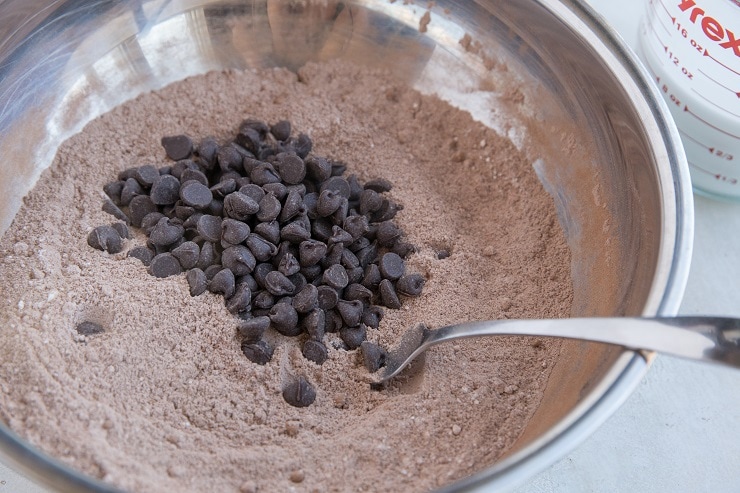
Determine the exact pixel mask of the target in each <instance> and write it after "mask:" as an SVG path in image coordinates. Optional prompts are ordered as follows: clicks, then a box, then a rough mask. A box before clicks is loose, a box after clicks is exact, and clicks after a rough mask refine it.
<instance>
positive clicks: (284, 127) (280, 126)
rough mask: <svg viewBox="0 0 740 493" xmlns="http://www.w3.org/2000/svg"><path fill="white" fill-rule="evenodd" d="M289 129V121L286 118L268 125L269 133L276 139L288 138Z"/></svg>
mask: <svg viewBox="0 0 740 493" xmlns="http://www.w3.org/2000/svg"><path fill="white" fill-rule="evenodd" d="M290 130H291V127H290V122H289V121H287V120H280V121H279V122H277V123H276V124H275V125H273V126H272V127H270V133H271V134H272V136H273V137H275V139H276V140H288V138H289V137H290Z"/></svg>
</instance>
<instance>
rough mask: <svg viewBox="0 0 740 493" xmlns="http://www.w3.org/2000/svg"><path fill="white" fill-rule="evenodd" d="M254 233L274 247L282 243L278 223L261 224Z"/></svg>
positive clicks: (255, 228)
mask: <svg viewBox="0 0 740 493" xmlns="http://www.w3.org/2000/svg"><path fill="white" fill-rule="evenodd" d="M254 232H255V233H257V234H258V235H260V236H261V237H262V238H264V239H265V240H267V241H269V242H270V243H272V244H273V245H275V244H278V243H280V223H278V222H277V221H269V222H265V223H259V224H257V226H255V227H254Z"/></svg>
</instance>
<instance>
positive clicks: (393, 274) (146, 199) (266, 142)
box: [88, 119, 424, 405]
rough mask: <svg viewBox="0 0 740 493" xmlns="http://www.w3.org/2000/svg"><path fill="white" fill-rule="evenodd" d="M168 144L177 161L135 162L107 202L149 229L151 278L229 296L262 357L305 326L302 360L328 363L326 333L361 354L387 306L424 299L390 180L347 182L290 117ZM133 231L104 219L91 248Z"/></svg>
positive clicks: (109, 189) (135, 252) (143, 249)
mask: <svg viewBox="0 0 740 493" xmlns="http://www.w3.org/2000/svg"><path fill="white" fill-rule="evenodd" d="M162 146H163V147H164V149H165V152H166V153H167V156H168V157H169V158H170V159H171V160H172V162H171V163H170V164H168V165H165V166H162V167H159V168H157V167H155V166H153V165H150V164H146V165H143V166H139V167H134V168H129V169H126V170H124V171H122V172H121V173H120V174H119V176H118V180H116V181H113V182H111V183H108V184H107V185H105V187H104V191H105V193H106V194H107V196H108V197H109V200H106V201H105V203H104V205H103V210H105V211H106V212H108V213H110V214H112V215H114V216H115V217H117V218H118V219H120V220H121V221H124V222H125V223H128V224H131V225H133V226H135V227H137V228H141V229H142V230H143V231H144V232H145V233H146V235H147V238H148V240H147V244H146V246H138V247H134V248H132V249H131V250H129V252H128V255H129V256H132V257H135V258H138V259H140V260H141V261H142V262H143V263H144V264H145V265H147V266H148V269H149V273H150V274H151V275H153V276H156V277H168V276H172V275H177V274H180V273H182V272H186V278H187V281H188V283H189V286H190V294H191V295H192V296H197V295H200V294H202V293H203V292H205V291H206V290H208V291H210V292H213V293H217V294H221V295H223V297H224V298H225V300H226V307H227V308H228V310H229V311H230V312H232V313H234V314H235V315H237V316H238V317H239V323H238V331H239V334H240V336H241V338H242V344H241V349H242V351H243V353H244V354H245V355H246V357H247V358H249V359H250V360H251V361H253V362H255V363H258V364H265V363H267V362H268V361H270V359H271V357H272V354H273V348H272V347H271V346H270V345H269V344H268V343H267V342H266V341H265V340H264V339H263V335H264V333H265V331H266V330H267V329H268V328H269V327H272V328H274V329H275V330H276V331H278V332H280V333H281V334H284V335H286V336H301V335H303V334H306V337H305V338H304V340H303V343H302V351H303V355H304V356H305V357H306V358H307V359H309V360H311V361H313V362H315V363H317V364H322V363H323V362H324V361H325V360H326V359H327V348H326V345H325V343H324V334H325V333H326V332H338V333H339V336H340V338H341V340H342V341H343V342H344V344H345V345H346V348H347V349H350V350H352V349H356V348H358V347H360V345H361V344H362V343H363V341H365V336H366V331H367V329H368V328H369V327H370V328H377V327H378V325H379V323H380V320H381V318H382V317H383V307H387V308H392V309H397V308H400V307H401V298H402V297H403V296H418V295H419V294H421V290H422V288H423V286H424V278H423V276H421V275H419V274H415V273H412V274H406V272H405V270H406V266H405V261H404V259H405V258H407V257H408V255H409V254H410V253H412V252H413V250H414V247H413V246H412V245H411V244H409V243H408V242H406V241H404V240H403V232H402V231H401V230H400V229H399V228H398V226H397V225H396V224H395V223H394V222H393V218H394V217H395V215H396V213H397V211H398V210H399V209H400V207H399V205H398V204H396V203H394V202H393V201H392V200H390V199H389V198H388V197H387V196H386V194H385V192H388V191H389V190H390V189H391V184H390V183H389V182H388V181H387V180H384V179H375V180H371V181H368V182H367V183H365V184H364V185H363V184H361V183H360V182H359V181H358V179H357V177H356V176H355V175H349V176H348V177H346V178H345V177H344V176H343V175H344V173H345V170H346V165H345V164H343V163H342V162H338V161H332V160H330V159H327V158H324V157H320V156H316V155H314V154H312V153H311V149H312V141H311V139H310V138H309V137H308V136H307V135H305V134H300V135H298V136H297V137H293V136H291V124H290V122H288V121H280V122H278V123H276V124H275V125H272V126H269V125H267V124H266V123H265V122H262V121H258V120H251V119H250V120H246V121H244V122H242V124H241V126H240V127H239V130H238V133H237V135H236V137H235V138H234V140H233V141H232V142H229V143H227V144H224V145H221V144H219V143H218V142H217V141H216V140H215V139H214V138H212V137H207V138H204V139H202V140H201V141H200V142H197V143H196V142H193V140H192V139H191V138H190V137H188V136H186V135H177V136H170V137H164V138H162ZM124 226H125V225H124V224H121V223H118V224H114V225H111V226H100V227H98V228H95V229H94V230H93V231H92V232H91V233H90V234H89V236H88V244H90V246H92V247H94V248H98V249H100V250H105V251H108V252H109V253H118V252H120V251H122V249H123V242H122V238H124V237H127V236H128V232H127V230H126V228H125V227H124ZM399 295H401V296H399ZM381 356H382V355H381ZM381 356H378V357H379V358H380V357H381ZM303 386H304V387H305V382H303ZM301 392H303V391H301ZM301 392H299V393H301ZM303 393H304V394H305V392H303ZM309 394H310V393H309ZM286 400H288V401H289V402H290V401H296V399H292V398H288V397H287V396H286ZM311 400H312V399H311ZM305 401H306V400H305V399H298V400H297V401H296V402H292V403H293V404H294V405H308V404H310V402H309V403H308V404H306V402H305Z"/></svg>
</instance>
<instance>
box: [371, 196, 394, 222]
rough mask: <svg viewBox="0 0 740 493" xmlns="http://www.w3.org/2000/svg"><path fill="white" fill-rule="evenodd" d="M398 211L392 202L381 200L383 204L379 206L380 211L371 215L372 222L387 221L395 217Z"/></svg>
mask: <svg viewBox="0 0 740 493" xmlns="http://www.w3.org/2000/svg"><path fill="white" fill-rule="evenodd" d="M398 210H399V207H398V205H396V204H395V203H394V202H391V201H390V200H387V199H383V203H382V205H381V206H380V209H379V210H378V211H377V212H375V213H374V214H373V221H375V222H378V223H380V222H383V221H389V220H391V219H393V218H394V217H396V213H397V212H398Z"/></svg>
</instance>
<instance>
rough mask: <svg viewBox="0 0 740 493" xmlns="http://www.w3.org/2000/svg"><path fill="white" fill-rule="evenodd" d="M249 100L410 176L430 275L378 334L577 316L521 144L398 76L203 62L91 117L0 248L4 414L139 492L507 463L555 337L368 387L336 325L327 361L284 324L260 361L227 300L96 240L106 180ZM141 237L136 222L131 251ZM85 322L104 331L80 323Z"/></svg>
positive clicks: (389, 475) (300, 485) (381, 480)
mask: <svg viewBox="0 0 740 493" xmlns="http://www.w3.org/2000/svg"><path fill="white" fill-rule="evenodd" d="M247 117H255V118H259V119H264V120H267V121H269V122H275V121H278V120H280V119H289V120H291V121H292V122H293V124H294V128H295V129H296V131H297V132H298V131H301V132H306V133H308V134H309V135H310V136H311V137H312V138H313V140H314V143H315V146H314V152H316V153H317V154H319V155H325V156H328V157H331V158H334V159H339V160H343V161H345V162H346V163H347V164H348V168H349V169H348V172H349V173H356V174H357V175H358V176H359V178H360V180H361V181H362V182H364V181H367V180H369V179H372V178H378V177H383V178H387V179H389V180H390V181H391V182H392V183H393V184H394V189H393V190H392V191H391V197H392V198H393V199H394V200H395V201H396V202H398V203H399V204H402V205H403V206H404V209H403V210H402V211H401V212H400V213H399V215H398V216H397V218H396V221H397V223H398V224H399V226H400V227H401V228H402V229H404V231H405V232H406V234H407V239H408V240H409V241H410V242H412V243H413V244H415V245H416V246H417V248H418V252H417V253H415V254H413V255H412V256H411V257H410V259H409V265H408V271H409V272H420V273H422V274H424V275H425V276H426V277H427V278H428V281H427V284H426V286H425V289H424V292H423V294H422V296H421V297H419V298H415V299H408V300H407V301H406V302H405V303H404V306H403V308H402V309H401V310H388V309H387V310H386V312H385V313H386V315H385V318H384V319H383V321H382V322H381V325H380V329H379V330H370V331H369V333H368V338H369V340H371V341H373V342H377V343H379V344H381V345H384V346H386V347H387V346H392V345H393V344H394V343H395V342H396V341H397V340H398V338H399V336H400V334H401V333H402V331H403V330H404V329H406V328H407V327H409V326H410V325H412V324H415V323H417V322H426V323H427V324H428V325H429V326H431V327H436V326H441V325H445V324H450V323H455V322H458V321H465V320H473V319H489V318H504V317H512V318H513V317H562V316H567V315H568V314H569V311H570V306H571V302H572V287H571V280H570V254H569V251H568V248H567V247H566V243H565V239H564V237H563V234H562V232H561V230H560V227H559V225H558V222H557V219H556V214H555V210H554V207H553V204H552V200H551V198H550V197H549V196H548V195H547V194H546V193H545V191H544V190H543V188H542V187H541V185H540V183H539V182H538V180H537V178H536V176H535V173H534V171H533V169H532V166H531V163H530V162H528V161H527V160H526V159H524V157H523V155H522V154H520V152H519V151H517V149H516V148H515V147H514V146H513V145H512V144H511V143H510V142H509V141H508V140H506V139H504V138H502V137H500V136H498V135H496V134H495V133H493V132H492V131H490V130H489V129H487V128H486V127H484V126H482V125H481V124H478V123H476V122H474V121H473V120H472V119H471V117H470V115H469V114H467V113H464V112H461V111H459V110H456V109H454V108H452V107H451V106H449V105H448V104H447V103H444V102H442V101H441V100H439V99H437V98H435V97H430V96H422V95H420V94H419V93H418V92H416V91H414V90H411V89H409V88H408V87H406V86H404V85H403V84H399V83H396V82H395V81H394V80H393V79H391V78H390V77H389V76H388V75H387V74H385V73H382V72H373V71H368V70H366V69H359V68H356V67H353V66H350V65H346V64H339V63H329V64H323V65H308V66H306V67H305V68H304V69H302V70H301V71H300V72H299V75H296V74H294V73H292V72H289V71H287V70H283V69H275V70H265V71H248V72H236V71H234V72H218V73H209V74H207V75H204V76H200V77H195V78H191V79H187V80H185V81H182V82H179V83H176V84H174V85H171V86H169V87H166V88H164V89H162V90H160V91H158V92H154V93H150V94H145V95H142V96H140V97H138V98H137V99H135V100H133V101H130V102H129V103H126V104H124V105H122V106H120V107H118V108H116V109H114V110H113V111H111V112H110V113H108V114H106V115H104V116H102V117H100V118H98V119H96V120H95V121H93V122H91V123H90V124H89V125H87V127H85V129H84V130H83V131H82V132H81V133H80V134H78V135H75V136H74V137H72V138H71V139H69V140H68V141H67V142H66V143H65V144H64V145H62V147H61V148H60V149H59V152H58V155H57V157H56V159H55V160H54V162H53V165H52V166H51V167H50V168H49V169H48V170H46V171H45V172H44V174H43V176H42V178H41V179H40V181H39V182H38V184H37V185H36V187H35V188H34V189H33V190H32V192H31V193H30V194H29V195H28V196H27V197H26V199H25V201H24V205H23V207H22V209H21V211H20V212H19V213H18V215H17V216H16V218H15V221H14V223H13V225H12V226H11V228H10V230H9V231H8V232H7V233H6V234H5V235H4V237H3V239H2V243H0V255H1V260H0V281H1V282H2V284H0V289H1V290H2V296H1V297H0V298H2V303H3V306H2V310H1V311H0V313H1V315H0V317H1V319H0V326H1V327H2V332H1V333H0V420H2V421H3V422H4V423H6V424H7V425H8V426H9V427H10V428H11V429H12V430H14V431H15V432H16V433H18V434H19V435H20V436H22V437H23V438H25V439H27V440H28V441H30V442H31V443H32V444H34V445H36V446H38V447H39V448H41V449H42V450H44V451H45V452H47V453H49V454H51V455H53V456H55V457H57V458H59V459H61V460H62V461H63V462H65V463H67V464H69V465H71V466H72V467H74V468H76V469H79V470H81V471H84V472H85V473H87V474H90V475H92V476H94V477H97V478H100V479H102V480H104V481H107V482H110V483H113V484H115V485H117V486H119V487H122V488H125V489H130V490H135V491H140V492H169V491H209V490H210V491H219V492H230V491H231V492H250V491H287V490H291V491H425V490H429V489H432V488H435V487H439V486H441V485H445V484H449V483H450V482H452V481H453V480H455V479H459V478H462V477H465V476H467V475H469V474H471V473H473V472H475V471H478V470H480V469H482V468H483V467H485V466H487V465H490V464H492V463H493V462H495V461H496V459H497V458H498V457H499V456H500V455H501V454H502V453H503V452H504V451H505V450H506V449H507V447H508V446H510V445H511V444H512V443H513V442H514V441H515V440H516V438H517V436H518V435H519V433H520V432H521V430H522V429H523V427H524V426H525V425H526V423H527V420H528V419H529V417H530V416H531V415H532V413H533V412H534V411H535V409H536V408H537V406H538V403H539V401H540V398H541V395H542V392H543V389H544V386H545V384H546V382H547V378H548V375H549V371H550V368H551V367H552V365H553V361H554V360H555V358H556V356H557V353H558V344H557V343H555V342H552V341H548V340H535V339H528V338H500V339H496V340H493V339H478V340H467V341H463V342H459V343H457V344H448V345H442V346H438V347H436V348H434V349H433V350H431V351H430V352H429V353H428V354H427V356H426V361H425V363H424V368H423V370H422V371H417V372H416V373H414V374H412V375H411V376H407V377H405V378H401V379H399V380H397V381H396V382H394V383H393V384H392V385H391V386H390V387H388V388H386V389H385V390H382V391H374V390H371V389H370V388H369V386H368V385H367V383H365V382H364V379H365V377H366V376H367V373H366V370H365V369H364V368H363V366H362V364H361V362H360V356H359V354H357V353H358V352H357V351H352V352H348V351H345V350H342V349H336V348H335V347H334V346H333V345H332V341H334V338H335V335H334V334H327V336H326V340H327V346H328V347H329V360H328V361H327V362H326V363H325V364H324V365H323V366H318V365H316V364H314V363H312V362H310V361H308V360H306V359H305V358H303V356H302V355H301V354H300V347H299V341H298V340H295V339H288V338H283V337H282V336H279V335H276V334H274V333H273V334H272V335H271V338H272V339H271V341H273V342H274V343H275V345H276V351H275V355H274V357H273V359H272V361H271V362H270V363H268V364H267V365H266V366H259V365H256V364H254V363H251V362H250V361H248V360H247V359H246V358H245V357H244V356H243V354H242V353H241V351H240V350H239V339H238V337H237V334H236V328H235V327H236V324H235V319H234V318H233V316H232V315H230V314H229V313H228V312H227V310H226V309H225V307H224V302H223V299H222V297H220V296H217V295H214V294H210V293H206V294H204V295H202V296H199V297H195V298H191V297H190V296H189V292H188V285H187V282H186V280H185V277H184V275H180V276H175V277H170V278H166V279H156V278H154V277H152V276H150V275H148V274H147V273H146V268H145V267H144V266H143V265H142V264H141V262H139V261H138V260H136V259H133V258H126V255H125V251H124V252H123V253H121V254H118V255H109V254H106V253H103V252H100V251H98V250H93V249H92V248H90V247H89V246H88V245H87V242H86V237H87V233H88V232H89V231H90V230H91V229H92V228H94V227H95V226H97V225H100V224H109V223H111V222H113V220H114V219H113V218H112V216H109V215H107V214H105V213H103V212H102V211H101V203H102V200H101V195H100V193H101V189H102V186H103V185H104V184H105V183H106V182H108V181H110V180H113V179H115V176H116V174H117V172H118V171H119V170H122V169H124V168H127V167H130V166H138V165H141V164H147V163H149V164H155V165H157V166H160V165H163V164H165V161H166V159H165V155H164V151H163V149H162V148H161V146H160V144H159V139H160V137H161V136H162V135H174V134H177V133H187V134H189V135H191V136H193V137H195V138H196V139H199V138H201V137H204V136H207V135H213V136H216V137H217V138H219V139H224V140H226V139H228V138H229V137H231V136H232V135H233V132H234V131H235V129H236V127H237V126H238V124H239V122H241V121H242V120H243V119H244V118H247ZM143 242H144V237H143V235H142V234H141V233H140V232H138V233H137V235H136V236H135V237H134V238H133V239H131V240H128V241H127V245H126V249H129V248H131V247H133V246H135V245H140V244H143ZM441 250H447V251H448V252H449V253H450V256H449V257H447V258H444V259H438V258H437V254H438V252H439V251H441ZM81 321H92V322H96V323H99V324H101V325H103V326H104V327H105V329H106V331H105V333H103V334H99V335H93V336H89V337H85V336H81V335H79V334H77V333H76V331H75V326H76V325H77V324H78V323H79V322H81ZM298 375H304V376H305V377H306V378H307V379H308V380H310V381H311V382H313V383H314V384H315V385H316V388H317V392H318V396H317V399H316V402H315V403H314V404H313V405H312V406H310V407H308V408H295V407H291V406H289V405H288V404H287V403H286V402H285V401H284V400H283V398H282V396H281V389H282V386H283V383H284V382H286V381H287V380H288V379H291V378H293V377H295V376H298Z"/></svg>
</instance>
